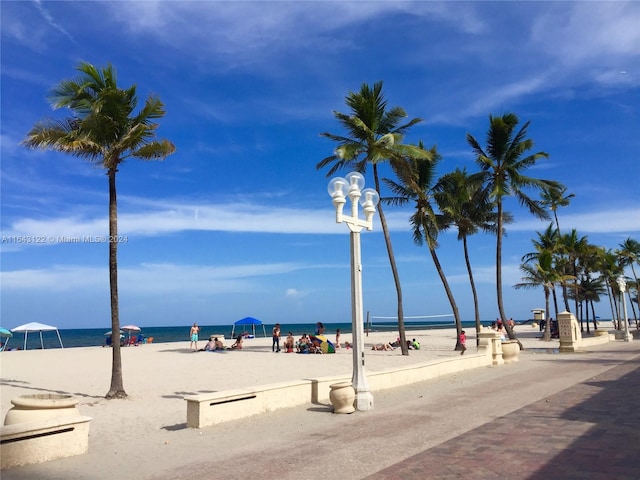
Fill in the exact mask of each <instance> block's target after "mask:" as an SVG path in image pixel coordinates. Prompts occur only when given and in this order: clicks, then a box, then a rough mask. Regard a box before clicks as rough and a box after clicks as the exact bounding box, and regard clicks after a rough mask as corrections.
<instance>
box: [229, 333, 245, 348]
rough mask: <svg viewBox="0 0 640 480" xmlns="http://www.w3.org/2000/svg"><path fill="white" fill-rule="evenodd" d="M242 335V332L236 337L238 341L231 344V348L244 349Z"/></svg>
mask: <svg viewBox="0 0 640 480" xmlns="http://www.w3.org/2000/svg"><path fill="white" fill-rule="evenodd" d="M242 337H243V335H242V334H240V335H238V338H236V343H234V344H233V345H231V350H242V342H243V340H242Z"/></svg>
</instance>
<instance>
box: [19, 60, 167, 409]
mask: <svg viewBox="0 0 640 480" xmlns="http://www.w3.org/2000/svg"><path fill="white" fill-rule="evenodd" d="M77 70H78V71H79V72H80V75H79V76H78V77H77V78H75V79H70V80H63V81H62V82H60V83H59V84H58V85H56V86H55V87H54V88H53V89H52V90H51V94H50V101H51V105H52V107H53V108H54V109H62V108H65V109H68V112H69V116H67V117H64V118H56V119H53V118H47V119H44V120H42V121H40V122H38V123H36V124H35V125H34V127H33V128H32V129H31V131H29V133H28V134H27V137H26V139H25V140H24V141H23V144H24V145H25V146H27V147H28V148H33V149H41V150H53V151H56V152H61V153H65V154H69V155H72V156H76V157H80V158H82V159H84V160H88V161H89V162H92V163H95V164H97V165H100V166H101V167H102V168H104V169H105V170H106V173H107V178H108V184H109V210H108V211H109V214H108V216H109V287H110V305H111V331H112V332H114V333H115V335H116V337H117V332H119V331H120V317H119V303H118V206H117V196H116V175H117V173H118V169H119V167H120V166H121V165H122V163H123V162H124V161H125V160H126V159H128V158H137V159H140V160H162V159H164V158H166V157H167V156H168V155H170V154H172V153H173V152H174V151H175V147H174V145H173V144H172V143H171V142H170V141H169V140H166V139H161V140H158V139H156V137H155V134H156V129H157V128H158V123H156V120H157V119H159V118H162V117H163V116H164V115H165V110H164V105H163V104H162V102H161V101H160V99H159V98H158V97H156V96H149V97H147V99H146V100H145V102H144V105H143V106H142V108H140V109H139V110H137V107H138V97H137V94H136V86H135V85H133V86H131V87H129V88H119V87H118V85H117V82H116V71H115V69H114V68H113V67H112V66H111V65H107V66H106V67H103V68H96V67H94V66H93V65H92V64H90V63H87V62H82V63H80V65H79V66H78V67H77ZM126 396H127V394H126V392H125V389H124V384H123V379H122V361H121V355H120V342H118V341H115V342H113V354H112V368H111V386H110V388H109V391H108V392H107V394H106V397H107V398H124V397H126Z"/></svg>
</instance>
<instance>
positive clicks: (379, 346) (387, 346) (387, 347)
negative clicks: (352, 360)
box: [371, 342, 394, 351]
mask: <svg viewBox="0 0 640 480" xmlns="http://www.w3.org/2000/svg"><path fill="white" fill-rule="evenodd" d="M371 350H384V351H387V350H394V348H393V347H392V346H391V344H390V343H389V342H387V343H377V344H376V345H374V346H373V347H371Z"/></svg>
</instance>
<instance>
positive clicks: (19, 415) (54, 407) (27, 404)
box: [4, 393, 80, 425]
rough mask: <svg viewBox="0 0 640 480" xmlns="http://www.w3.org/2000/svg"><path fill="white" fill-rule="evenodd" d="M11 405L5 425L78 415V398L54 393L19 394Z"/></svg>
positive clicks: (5, 418)
mask: <svg viewBox="0 0 640 480" xmlns="http://www.w3.org/2000/svg"><path fill="white" fill-rule="evenodd" d="M11 403H12V404H13V407H12V408H11V409H9V411H8V412H7V415H6V416H5V417H4V424H5V425H15V424H19V423H33V422H44V421H48V420H54V419H57V418H61V417H64V418H67V417H73V416H79V415H80V412H79V411H78V409H77V408H76V405H77V404H78V399H77V398H74V397H73V396H71V395H59V394H54V393H47V394H38V395H21V396H19V397H16V398H13V399H12V400H11Z"/></svg>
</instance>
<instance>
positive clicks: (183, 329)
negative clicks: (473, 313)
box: [2, 319, 491, 350]
mask: <svg viewBox="0 0 640 480" xmlns="http://www.w3.org/2000/svg"><path fill="white" fill-rule="evenodd" d="M482 324H483V325H490V324H491V321H483V322H482ZM324 325H325V335H327V337H328V338H329V339H333V338H335V333H336V330H337V329H338V328H339V329H340V332H341V333H343V334H350V333H351V322H349V323H325V324H324ZM454 326H455V323H454V322H453V320H449V319H445V320H442V319H439V320H437V321H428V322H425V321H421V322H405V328H406V331H411V330H430V329H441V328H452V327H454ZM462 326H463V328H473V327H474V326H475V322H473V321H470V322H468V321H464V322H462ZM247 327H248V328H247ZM367 327H368V328H369V329H370V331H376V332H386V331H388V332H389V341H393V340H395V338H396V337H397V335H398V334H397V332H398V324H397V322H377V323H373V324H369V325H365V328H367ZM190 328H191V325H180V326H174V327H141V332H140V333H141V334H142V335H143V337H144V338H145V339H146V338H149V337H153V342H154V343H166V342H185V343H188V342H189V330H190ZM272 328H273V325H264V333H263V330H262V326H261V325H257V326H256V332H255V334H256V336H257V337H262V336H263V335H265V333H266V336H267V337H270V336H271V330H272ZM280 328H281V333H282V335H284V336H286V335H287V334H288V333H289V332H291V333H292V334H293V335H294V336H295V337H299V336H301V335H302V334H303V333H307V334H313V333H314V331H315V328H316V326H315V324H308V323H290V324H281V326H280ZM232 329H233V326H232V325H200V340H207V339H208V338H209V336H210V335H216V334H223V335H224V336H225V338H227V339H229V338H231V332H232ZM110 330H111V329H110V328H109V327H105V328H76V329H60V330H59V331H60V338H61V340H62V343H63V345H64V348H73V347H101V346H104V345H105V343H106V338H107V337H106V335H105V333H106V332H109V331H110ZM245 331H249V333H252V332H251V326H248V325H241V326H239V327H236V328H235V332H234V335H237V334H238V333H242V332H245ZM125 335H126V333H125ZM2 340H3V341H4V340H5V338H3V339H2ZM40 341H41V337H40V333H39V332H31V333H29V334H28V335H27V346H26V348H27V350H34V349H40V348H42V346H44V348H60V342H59V341H58V336H57V335H56V332H55V331H48V332H42V346H41V343H40ZM7 348H8V349H23V348H24V334H23V333H15V334H14V335H13V337H11V338H10V339H9V343H8V345H7Z"/></svg>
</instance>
